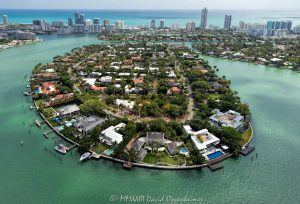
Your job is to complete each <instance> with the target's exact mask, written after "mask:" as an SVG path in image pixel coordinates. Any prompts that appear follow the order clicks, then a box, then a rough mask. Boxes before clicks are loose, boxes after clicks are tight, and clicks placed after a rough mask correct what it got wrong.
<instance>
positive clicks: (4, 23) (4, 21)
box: [2, 15, 8, 25]
mask: <svg viewBox="0 0 300 204" xmlns="http://www.w3.org/2000/svg"><path fill="white" fill-rule="evenodd" d="M2 19H3V25H7V24H8V16H7V15H3V16H2Z"/></svg>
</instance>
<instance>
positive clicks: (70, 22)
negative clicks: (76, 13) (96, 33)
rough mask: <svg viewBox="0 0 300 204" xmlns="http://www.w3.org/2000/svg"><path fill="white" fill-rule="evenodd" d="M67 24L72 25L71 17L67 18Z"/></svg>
mask: <svg viewBox="0 0 300 204" xmlns="http://www.w3.org/2000/svg"><path fill="white" fill-rule="evenodd" d="M68 26H73V19H72V17H69V18H68Z"/></svg>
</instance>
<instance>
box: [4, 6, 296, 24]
mask: <svg viewBox="0 0 300 204" xmlns="http://www.w3.org/2000/svg"><path fill="white" fill-rule="evenodd" d="M76 11H77V10H40V9H39V10H14V9H0V15H1V16H2V15H8V17H9V22H10V23H32V20H33V19H44V20H46V21H48V22H50V23H51V22H52V21H56V20H61V21H64V22H65V23H67V20H68V17H70V16H71V17H73V18H74V12H76ZM79 12H81V13H84V14H85V15H86V19H93V18H100V19H101V20H104V19H110V22H111V23H114V22H115V21H116V20H124V21H125V25H128V26H137V25H150V21H151V20H152V19H156V20H157V22H156V23H157V25H158V24H159V20H160V19H164V20H165V24H166V25H167V26H171V25H172V24H178V25H180V26H184V25H185V24H186V23H187V22H191V21H194V22H196V25H198V26H199V24H200V15H201V11H200V10H79ZM226 14H230V15H232V24H233V25H238V23H239V21H245V22H249V23H255V22H258V23H266V22H267V21H268V20H292V21H293V23H294V25H296V24H300V12H299V10H294V11H279V10H273V11H264V10H255V11H254V10H209V11H208V25H211V24H212V25H215V26H223V25H224V16H225V15H226Z"/></svg>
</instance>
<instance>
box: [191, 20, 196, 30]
mask: <svg viewBox="0 0 300 204" xmlns="http://www.w3.org/2000/svg"><path fill="white" fill-rule="evenodd" d="M191 30H192V31H195V30H196V23H195V22H194V21H193V22H191Z"/></svg>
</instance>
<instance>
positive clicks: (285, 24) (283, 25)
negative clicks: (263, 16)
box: [267, 21, 293, 31]
mask: <svg viewBox="0 0 300 204" xmlns="http://www.w3.org/2000/svg"><path fill="white" fill-rule="evenodd" d="M292 24H293V23H292V21H268V22H267V29H268V30H287V31H291V30H292Z"/></svg>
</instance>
